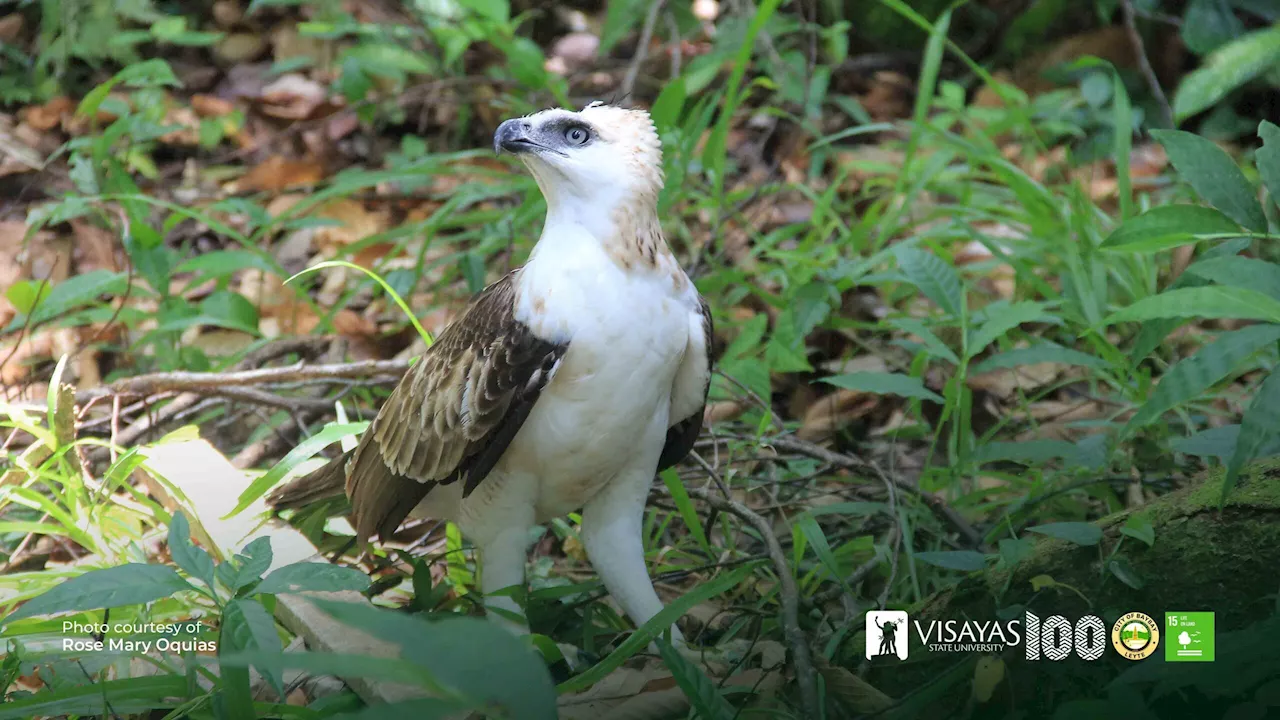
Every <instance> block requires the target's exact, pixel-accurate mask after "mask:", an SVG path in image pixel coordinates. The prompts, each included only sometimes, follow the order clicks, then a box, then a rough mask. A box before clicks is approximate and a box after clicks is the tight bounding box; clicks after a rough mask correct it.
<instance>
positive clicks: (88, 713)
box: [0, 675, 189, 720]
mask: <svg viewBox="0 0 1280 720" xmlns="http://www.w3.org/2000/svg"><path fill="white" fill-rule="evenodd" d="M188 690H189V688H188V687H187V678H186V677H184V676H182V675H157V676H154V677H132V678H124V679H121V680H97V679H94V681H92V682H88V681H86V682H84V683H83V684H79V685H76V684H65V685H60V686H59V687H58V688H57V689H50V688H48V687H46V688H44V689H43V690H41V691H40V692H38V693H36V694H34V695H29V696H27V697H12V698H9V699H6V700H5V701H4V702H3V703H0V720H31V718H54V717H57V718H61V717H101V713H102V708H103V707H104V705H106V706H108V707H110V708H111V712H112V713H113V714H115V716H116V717H124V716H126V715H141V716H146V715H149V714H150V713H151V711H152V710H156V709H164V708H171V707H176V706H177V705H178V704H180V701H179V700H176V698H183V697H186V695H187V692H188ZM166 698H171V699H166Z"/></svg>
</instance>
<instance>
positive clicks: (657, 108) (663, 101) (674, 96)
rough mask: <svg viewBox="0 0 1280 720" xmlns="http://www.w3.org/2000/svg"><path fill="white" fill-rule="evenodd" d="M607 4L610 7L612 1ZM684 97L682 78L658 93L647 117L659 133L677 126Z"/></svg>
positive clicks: (685, 94)
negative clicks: (651, 119)
mask: <svg viewBox="0 0 1280 720" xmlns="http://www.w3.org/2000/svg"><path fill="white" fill-rule="evenodd" d="M609 5H610V9H612V6H613V5H614V3H610V4H609ZM686 97H687V93H686V92H685V85H684V78H675V79H674V80H672V81H671V82H669V83H667V85H666V87H664V88H662V92H660V93H658V97H657V99H656V100H654V101H653V109H652V110H650V111H649V117H651V118H653V126H654V127H656V128H657V129H658V132H659V133H663V132H666V131H668V130H671V129H672V128H675V127H678V123H679V120H680V111H681V110H682V109H684V102H685V99H686Z"/></svg>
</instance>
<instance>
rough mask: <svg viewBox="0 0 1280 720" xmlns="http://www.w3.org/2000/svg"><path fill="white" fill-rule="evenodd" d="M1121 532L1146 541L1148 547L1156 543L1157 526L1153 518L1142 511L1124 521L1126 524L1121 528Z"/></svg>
mask: <svg viewBox="0 0 1280 720" xmlns="http://www.w3.org/2000/svg"><path fill="white" fill-rule="evenodd" d="M1120 534H1122V535H1128V536H1129V537H1131V538H1133V539H1135V540H1140V541H1142V542H1143V543H1145V544H1146V545H1147V547H1151V546H1152V545H1155V544H1156V529H1155V526H1154V525H1152V524H1151V518H1149V517H1147V516H1146V515H1145V514H1142V513H1136V514H1133V515H1130V516H1129V518H1128V519H1127V520H1125V521H1124V526H1123V527H1121V528H1120Z"/></svg>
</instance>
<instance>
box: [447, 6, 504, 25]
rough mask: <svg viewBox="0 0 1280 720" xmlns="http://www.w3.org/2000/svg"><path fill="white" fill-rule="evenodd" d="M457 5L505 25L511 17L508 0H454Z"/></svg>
mask: <svg viewBox="0 0 1280 720" xmlns="http://www.w3.org/2000/svg"><path fill="white" fill-rule="evenodd" d="M456 1H457V3H458V4H459V5H461V6H462V7H464V8H467V9H468V10H471V11H472V12H474V13H476V14H477V15H480V16H481V17H484V18H487V19H489V20H493V21H494V22H497V23H502V24H503V25H505V24H506V23H507V21H509V20H510V19H511V3H510V2H509V0H456Z"/></svg>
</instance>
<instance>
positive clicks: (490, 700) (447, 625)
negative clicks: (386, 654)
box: [312, 597, 557, 720]
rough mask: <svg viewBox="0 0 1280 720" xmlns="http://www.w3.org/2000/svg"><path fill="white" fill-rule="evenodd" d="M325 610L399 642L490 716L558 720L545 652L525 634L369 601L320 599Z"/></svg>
mask: <svg viewBox="0 0 1280 720" xmlns="http://www.w3.org/2000/svg"><path fill="white" fill-rule="evenodd" d="M312 602H313V603H314V604H315V605H316V606H318V607H319V608H320V609H321V610H322V611H324V612H325V613H327V614H328V615H330V616H331V617H333V618H334V619H335V620H337V621H338V622H341V623H343V624H346V625H350V626H351V627H354V628H357V629H359V630H363V631H365V632H368V633H369V634H371V635H374V636H376V637H379V638H382V639H383V640H386V641H388V642H392V643H396V644H397V645H399V646H400V655H401V658H403V660H404V661H408V662H410V663H413V664H415V665H417V666H419V667H422V668H426V670H427V671H428V672H429V673H430V675H431V677H432V678H433V679H434V680H435V682H436V683H437V684H439V685H440V686H441V687H442V688H444V689H446V690H447V691H449V692H450V694H451V695H452V696H454V697H457V698H461V699H465V700H468V701H474V702H479V703H482V704H483V705H484V706H486V708H488V709H489V713H487V714H490V715H496V716H499V717H507V718H511V719H512V720H555V718H556V716H557V715H556V694H555V688H554V686H553V684H552V681H551V674H550V673H549V672H548V671H547V667H546V665H544V664H543V662H542V658H541V656H540V655H539V654H538V653H537V652H536V651H534V649H533V648H532V647H531V646H530V645H529V643H528V642H526V641H525V640H524V638H520V637H516V636H515V635H513V634H512V633H510V632H509V631H507V630H506V629H504V628H501V627H499V626H498V625H497V624H496V623H493V622H492V621H489V620H482V619H480V618H470V617H443V618H440V619H438V620H435V621H434V622H428V621H426V620H424V619H421V618H417V617H412V616H409V615H406V614H404V613H400V612H395V611H392V610H386V609H383V608H376V607H373V606H371V605H368V604H365V603H351V602H341V601H337V600H328V599H322V598H319V597H316V598H314V599H312Z"/></svg>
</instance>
